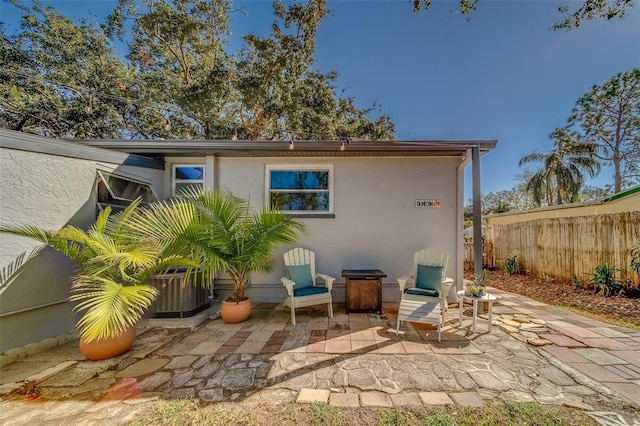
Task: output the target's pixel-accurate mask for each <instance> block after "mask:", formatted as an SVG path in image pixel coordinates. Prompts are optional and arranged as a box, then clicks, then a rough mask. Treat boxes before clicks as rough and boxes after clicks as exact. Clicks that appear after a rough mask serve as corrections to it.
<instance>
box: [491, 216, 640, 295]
mask: <svg viewBox="0 0 640 426" xmlns="http://www.w3.org/2000/svg"><path fill="white" fill-rule="evenodd" d="M489 235H490V238H491V240H492V242H493V250H494V252H493V254H494V258H495V259H496V263H497V265H496V266H500V265H501V264H502V262H504V261H505V260H506V259H509V258H511V257H513V256H514V255H517V256H518V257H517V260H518V262H519V263H520V265H522V270H523V271H528V272H529V273H530V274H532V275H534V276H537V277H541V276H544V275H547V276H551V277H555V278H559V279H562V280H567V281H569V280H571V275H572V274H575V275H576V276H577V277H578V278H579V279H580V280H585V279H588V278H589V277H590V276H591V275H592V273H593V270H594V268H595V267H596V266H599V265H602V264H604V263H608V264H609V266H612V265H615V266H616V267H617V268H619V269H620V272H618V278H620V279H626V278H629V279H632V280H633V281H634V282H635V283H636V284H638V277H637V276H634V274H633V273H632V272H631V271H630V269H629V265H630V263H631V253H630V249H631V247H632V246H633V245H635V244H638V243H640V212H638V211H634V212H624V213H612V214H603V215H594V216H577V217H563V218H548V219H536V220H530V221H525V222H519V223H512V224H506V225H492V226H491V229H490V230H489Z"/></svg>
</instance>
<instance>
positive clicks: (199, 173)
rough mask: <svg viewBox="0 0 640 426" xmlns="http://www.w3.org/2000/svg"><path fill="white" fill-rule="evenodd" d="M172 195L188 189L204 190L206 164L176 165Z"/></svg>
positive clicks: (174, 166)
mask: <svg viewBox="0 0 640 426" xmlns="http://www.w3.org/2000/svg"><path fill="white" fill-rule="evenodd" d="M172 176H173V181H172V182H173V185H172V192H171V193H172V195H176V194H179V193H180V192H181V191H183V190H185V189H187V188H194V187H195V188H204V164H174V165H173V174H172Z"/></svg>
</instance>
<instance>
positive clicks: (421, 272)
mask: <svg viewBox="0 0 640 426" xmlns="http://www.w3.org/2000/svg"><path fill="white" fill-rule="evenodd" d="M417 275H418V276H417V277H416V287H417V288H423V289H427V290H435V291H437V292H440V291H441V290H442V266H435V265H418V274H417Z"/></svg>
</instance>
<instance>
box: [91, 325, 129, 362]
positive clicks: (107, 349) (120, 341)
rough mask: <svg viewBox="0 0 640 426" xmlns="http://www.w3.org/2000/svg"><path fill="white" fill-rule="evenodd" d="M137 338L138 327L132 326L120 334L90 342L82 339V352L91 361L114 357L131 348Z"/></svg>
mask: <svg viewBox="0 0 640 426" xmlns="http://www.w3.org/2000/svg"><path fill="white" fill-rule="evenodd" d="M135 338H136V328H135V327H130V328H128V329H127V330H125V331H124V332H123V333H122V334H120V335H119V336H116V337H112V338H108V339H103V340H95V341H93V342H89V343H87V342H85V341H83V340H82V339H80V353H82V355H84V356H85V358H87V359H89V360H91V361H99V360H103V359H109V358H113V357H114V356H118V355H120V354H122V353H124V352H126V351H127V350H129V348H130V347H131V345H132V344H133V341H134V340H135Z"/></svg>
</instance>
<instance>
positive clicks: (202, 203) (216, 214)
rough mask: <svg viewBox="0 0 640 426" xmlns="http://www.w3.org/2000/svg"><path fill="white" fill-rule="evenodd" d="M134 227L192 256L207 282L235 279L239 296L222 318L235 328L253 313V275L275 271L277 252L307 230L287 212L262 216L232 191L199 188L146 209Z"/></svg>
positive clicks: (227, 305)
mask: <svg viewBox="0 0 640 426" xmlns="http://www.w3.org/2000/svg"><path fill="white" fill-rule="evenodd" d="M130 225H132V229H131V232H135V233H137V234H138V235H147V236H154V235H155V236H157V237H159V238H162V239H163V241H165V242H166V243H167V244H169V246H170V247H171V251H172V252H185V253H190V256H191V258H192V259H194V260H195V261H196V262H198V264H199V265H200V271H201V272H203V276H204V277H205V279H210V278H212V277H213V275H214V274H215V273H216V272H219V273H223V274H226V275H228V276H230V277H231V278H232V280H233V283H234V286H233V295H232V296H230V297H229V298H227V299H225V300H223V303H222V308H221V316H222V319H223V320H224V321H225V322H230V323H234V322H241V321H244V320H246V319H247V318H248V317H249V315H250V314H251V301H250V300H249V298H248V297H246V296H245V287H246V285H247V282H248V279H249V276H250V275H251V274H252V273H254V272H270V271H272V270H273V257H272V253H273V250H274V249H275V248H276V247H277V246H278V245H280V244H288V243H292V242H294V241H296V239H297V233H298V232H305V231H306V227H305V225H304V224H303V223H302V222H300V221H298V220H297V219H295V218H294V217H292V216H290V215H287V214H285V212H284V211H282V210H279V209H272V208H267V207H265V208H262V209H261V210H258V211H256V210H253V209H251V208H250V203H249V201H248V200H244V199H242V198H238V197H236V196H234V195H233V194H231V193H229V192H222V191H208V190H202V189H195V188H190V189H187V190H185V191H184V192H182V193H181V194H180V196H179V197H177V198H175V199H171V200H169V201H166V202H161V203H155V204H153V205H152V206H150V208H148V209H145V210H142V211H141V214H140V215H139V216H138V217H137V218H135V219H134V220H133V221H131V222H130ZM236 311H239V312H238V315H237V316H236V315H235V313H236Z"/></svg>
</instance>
